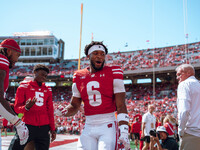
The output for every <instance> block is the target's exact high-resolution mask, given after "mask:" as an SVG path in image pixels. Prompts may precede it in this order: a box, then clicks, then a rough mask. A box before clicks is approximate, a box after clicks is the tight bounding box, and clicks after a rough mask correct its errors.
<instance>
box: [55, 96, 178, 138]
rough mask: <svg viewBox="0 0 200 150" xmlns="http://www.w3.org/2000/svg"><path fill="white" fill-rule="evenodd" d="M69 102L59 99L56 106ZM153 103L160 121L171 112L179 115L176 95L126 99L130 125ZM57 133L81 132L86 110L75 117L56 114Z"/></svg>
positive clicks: (81, 110)
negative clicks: (147, 98)
mask: <svg viewBox="0 0 200 150" xmlns="http://www.w3.org/2000/svg"><path fill="white" fill-rule="evenodd" d="M68 103H69V102H66V101H57V102H54V107H57V106H58V105H63V106H65V105H66V104H68ZM151 103H153V104H154V105H155V108H156V110H155V113H154V115H155V116H156V118H157V121H158V122H160V120H161V118H163V116H166V115H167V114H170V115H172V116H174V117H176V115H177V107H176V97H173V98H167V97H165V98H164V99H162V100H138V101H133V100H131V99H126V104H127V109H128V114H129V116H130V122H129V123H130V125H131V124H132V123H133V122H134V118H135V116H138V114H140V115H143V114H144V113H146V112H147V110H148V109H147V106H148V104H151ZM55 121H56V126H57V133H70V134H80V133H81V131H82V129H83V126H84V121H85V117H84V110H83V108H81V109H80V111H79V113H77V114H76V115H75V116H73V117H58V116H55Z"/></svg>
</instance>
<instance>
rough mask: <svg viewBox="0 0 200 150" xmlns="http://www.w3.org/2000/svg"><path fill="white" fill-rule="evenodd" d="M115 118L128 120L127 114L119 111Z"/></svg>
mask: <svg viewBox="0 0 200 150" xmlns="http://www.w3.org/2000/svg"><path fill="white" fill-rule="evenodd" d="M117 120H118V122H120V121H126V122H129V116H128V114H125V113H120V114H118V115H117Z"/></svg>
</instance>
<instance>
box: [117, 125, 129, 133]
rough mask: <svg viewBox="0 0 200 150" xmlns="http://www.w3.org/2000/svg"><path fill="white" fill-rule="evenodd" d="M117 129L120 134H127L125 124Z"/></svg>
mask: <svg viewBox="0 0 200 150" xmlns="http://www.w3.org/2000/svg"><path fill="white" fill-rule="evenodd" d="M119 129H120V133H128V125H126V124H123V125H121V126H119Z"/></svg>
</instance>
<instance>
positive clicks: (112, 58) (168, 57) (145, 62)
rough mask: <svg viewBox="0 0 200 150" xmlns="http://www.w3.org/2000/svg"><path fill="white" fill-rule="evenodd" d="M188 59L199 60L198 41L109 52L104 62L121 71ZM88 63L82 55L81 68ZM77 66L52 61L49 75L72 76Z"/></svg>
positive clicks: (21, 71)
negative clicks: (119, 67)
mask: <svg viewBox="0 0 200 150" xmlns="http://www.w3.org/2000/svg"><path fill="white" fill-rule="evenodd" d="M185 51H187V52H185ZM153 53H154V58H153ZM186 54H187V55H186ZM188 61H189V62H190V63H191V64H195V63H199V62H200V42H197V43H191V44H187V45H177V46H170V47H163V48H155V49H145V50H137V51H132V52H117V53H109V54H107V57H106V64H107V65H108V66H110V65H119V66H121V68H122V70H123V71H130V70H139V69H148V68H152V67H153V64H154V67H157V68H159V67H169V66H178V65H179V64H181V63H183V62H188ZM88 65H89V64H88V58H87V57H82V58H81V68H85V67H86V66H88ZM77 66H78V64H77V60H64V61H62V62H60V63H52V64H49V65H48V67H49V68H50V70H51V71H50V73H49V75H50V76H55V75H59V76H63V77H64V76H67V77H72V75H73V73H74V71H76V70H77ZM33 67H34V66H30V65H28V66H26V65H23V66H15V67H14V68H13V69H11V71H10V76H27V75H32V74H33V72H32V69H33Z"/></svg>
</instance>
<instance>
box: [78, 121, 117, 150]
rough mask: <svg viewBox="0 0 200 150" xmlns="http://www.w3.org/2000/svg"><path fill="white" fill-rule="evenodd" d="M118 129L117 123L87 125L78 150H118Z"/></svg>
mask: <svg viewBox="0 0 200 150" xmlns="http://www.w3.org/2000/svg"><path fill="white" fill-rule="evenodd" d="M117 130H118V127H117V123H116V122H115V121H112V122H109V123H103V124H98V125H94V124H92V125H88V124H86V125H85V128H84V129H83V131H82V134H81V136H80V138H79V141H78V144H77V150H117V138H118V132H117Z"/></svg>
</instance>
